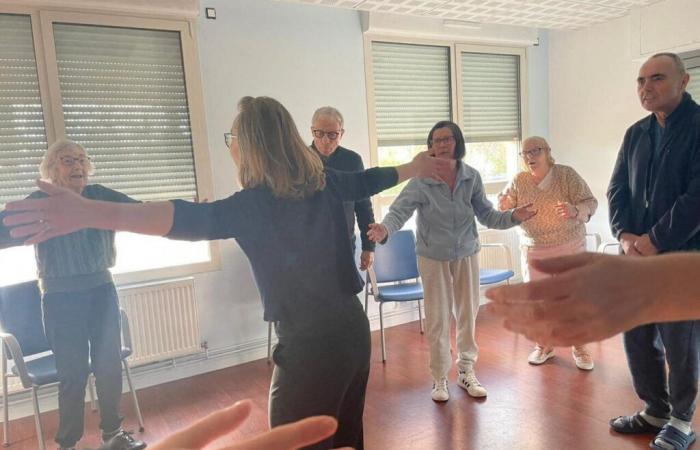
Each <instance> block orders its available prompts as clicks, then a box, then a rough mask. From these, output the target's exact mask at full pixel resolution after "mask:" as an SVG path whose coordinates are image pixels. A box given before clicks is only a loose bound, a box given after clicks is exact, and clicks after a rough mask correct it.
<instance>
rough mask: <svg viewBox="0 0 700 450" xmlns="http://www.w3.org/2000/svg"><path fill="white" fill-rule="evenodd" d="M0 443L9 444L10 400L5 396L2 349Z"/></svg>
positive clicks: (5, 445) (5, 376)
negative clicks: (0, 427) (0, 433)
mask: <svg viewBox="0 0 700 450" xmlns="http://www.w3.org/2000/svg"><path fill="white" fill-rule="evenodd" d="M0 345H2V346H3V348H4V346H5V344H3V343H0ZM0 370H2V445H3V447H9V446H10V410H9V408H10V402H9V399H8V398H7V393H8V392H7V391H8V389H7V358H5V354H4V351H3V354H2V367H1V368H0Z"/></svg>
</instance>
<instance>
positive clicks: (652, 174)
mask: <svg viewBox="0 0 700 450" xmlns="http://www.w3.org/2000/svg"><path fill="white" fill-rule="evenodd" d="M689 78H690V77H689V76H688V73H687V72H686V70H685V67H684V65H683V61H682V60H681V59H680V58H679V57H678V55H676V54H673V53H660V54H656V55H654V56H652V57H651V58H649V59H648V60H647V61H646V62H645V63H644V64H643V65H642V67H641V68H640V69H639V75H638V77H637V94H638V95H639V100H640V102H641V105H642V107H643V108H644V109H646V110H647V111H649V112H650V113H651V114H649V115H648V116H646V117H645V118H643V119H642V120H640V121H638V122H637V123H635V124H634V125H632V126H631V127H630V128H629V129H628V130H627V132H626V133H625V137H624V140H623V142H622V147H621V148H620V152H619V154H618V157H617V162H616V164H615V169H614V171H613V175H612V179H611V180H610V186H609V187H608V203H609V205H610V228H611V230H612V233H613V235H614V236H615V238H617V239H618V240H619V241H620V246H621V247H622V251H623V253H624V254H625V255H627V256H629V257H643V258H646V257H649V256H653V255H656V254H659V253H668V252H677V251H698V250H700V226H699V225H698V224H700V131H699V130H700V106H698V104H697V103H696V102H695V101H693V99H692V98H691V97H690V95H689V94H688V93H686V92H685V88H686V86H687V85H688V81H689ZM657 282H658V283H665V282H668V279H664V278H660V279H659V280H657ZM656 301H658V302H666V299H665V298H663V297H662V298H658V299H657V300H656ZM699 336H700V321H695V320H690V321H685V322H673V323H652V324H648V325H642V326H640V327H637V328H634V329H632V330H630V331H627V332H626V333H625V334H624V343H625V351H626V353H627V363H628V365H629V368H630V372H631V374H632V380H633V381H634V388H635V391H636V393H637V395H638V396H639V398H640V400H642V401H643V402H644V404H645V405H644V409H643V410H642V411H640V412H637V413H633V414H632V415H627V416H620V417H617V418H615V419H612V420H611V421H610V426H611V427H612V429H613V430H615V431H617V432H619V433H627V434H656V438H655V439H652V441H651V443H650V447H651V448H653V449H657V450H666V449H672V450H677V449H681V450H683V449H686V448H688V446H689V445H690V444H692V442H693V441H695V439H696V437H695V432H694V431H693V430H692V427H691V425H692V419H693V413H694V412H695V402H696V397H697V393H698V371H699V364H698V361H699V359H700V355H699V353H700V337H699ZM667 366H668V370H667Z"/></svg>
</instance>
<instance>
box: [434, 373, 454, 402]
mask: <svg viewBox="0 0 700 450" xmlns="http://www.w3.org/2000/svg"><path fill="white" fill-rule="evenodd" d="M430 396H431V397H432V398H433V401H436V402H446V401H447V400H449V399H450V392H449V391H448V390H447V377H442V378H440V379H439V380H433V390H432V391H431V392H430Z"/></svg>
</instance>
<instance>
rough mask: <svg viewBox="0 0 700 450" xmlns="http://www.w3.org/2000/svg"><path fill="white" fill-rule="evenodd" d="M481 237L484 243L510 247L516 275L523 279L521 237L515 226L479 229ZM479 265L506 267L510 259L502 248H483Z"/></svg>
mask: <svg viewBox="0 0 700 450" xmlns="http://www.w3.org/2000/svg"><path fill="white" fill-rule="evenodd" d="M479 239H480V240H481V242H482V243H484V244H486V243H500V244H505V245H506V246H507V247H508V248H509V249H510V256H511V260H512V261H513V272H515V277H516V278H518V279H522V270H521V268H520V239H519V238H518V232H517V231H516V229H515V228H511V229H508V230H489V229H486V230H479ZM479 267H481V268H482V269H505V268H506V267H508V261H507V260H506V258H505V257H504V256H503V251H502V250H499V249H493V248H483V249H482V250H481V252H480V253H479Z"/></svg>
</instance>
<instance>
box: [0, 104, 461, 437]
mask: <svg viewBox="0 0 700 450" xmlns="http://www.w3.org/2000/svg"><path fill="white" fill-rule="evenodd" d="M225 139H226V145H227V146H228V147H229V150H230V152H231V157H232V158H233V160H234V162H235V163H236V165H237V166H238V169H239V177H240V181H241V184H242V185H243V190H242V191H240V192H237V193H235V194H233V195H232V196H230V197H228V198H226V199H223V200H219V201H215V202H212V203H190V202H186V201H182V200H175V201H168V202H155V203H144V204H137V205H124V204H121V205H118V204H114V203H105V202H93V201H90V200H87V199H84V198H81V197H79V196H76V195H73V193H71V192H70V191H66V190H62V189H57V188H55V187H53V186H49V185H45V184H41V185H40V187H41V188H42V189H45V190H46V191H47V193H48V194H49V195H50V197H49V198H48V199H44V200H35V201H30V200H24V201H19V202H15V203H10V204H8V209H9V210H14V211H25V212H24V213H20V214H17V215H15V216H13V217H9V218H7V219H6V223H10V224H15V225H16V224H21V223H24V224H25V225H24V226H22V227H20V228H18V229H16V230H14V231H13V232H14V233H15V234H16V235H17V236H20V235H23V236H33V237H31V238H30V239H29V240H28V242H29V243H31V242H36V241H40V240H44V239H47V238H50V237H52V236H55V235H59V234H64V233H69V232H71V231H73V230H75V229H79V228H83V227H91V228H99V229H117V230H127V231H132V232H136V233H143V234H152V235H163V236H167V237H169V238H173V239H181V240H191V241H194V240H203V239H208V240H212V239H227V238H235V239H236V240H237V242H238V244H239V245H240V246H241V248H242V249H243V251H244V253H245V254H246V256H247V257H248V259H249V260H250V263H251V267H252V269H253V274H254V276H255V279H256V282H257V285H258V289H259V290H260V295H261V298H262V302H263V308H264V318H265V320H266V321H271V322H274V323H275V326H276V331H277V334H278V337H279V344H278V345H277V347H276V348H275V351H274V355H273V360H274V363H275V368H274V372H273V375H272V383H271V386H270V411H269V413H270V423H271V425H272V426H273V427H274V426H277V425H281V424H285V423H290V422H293V421H296V420H299V419H301V418H304V417H308V416H313V415H319V414H323V415H329V416H333V417H335V418H337V419H338V424H339V425H338V431H337V432H336V434H335V436H334V437H332V438H329V439H326V440H324V441H323V442H321V443H320V444H317V445H315V446H312V447H308V448H314V449H328V448H332V447H334V446H351V447H354V448H356V449H362V448H363V439H362V413H363V408H364V397H365V390H366V387H367V379H368V376H369V355H370V334H369V324H368V322H367V316H366V315H365V314H364V311H363V310H362V307H361V306H360V303H359V302H358V301H357V298H356V294H357V293H358V292H359V291H360V290H361V289H362V281H361V279H360V276H359V274H358V272H357V269H356V268H355V264H354V258H353V253H352V250H351V243H350V237H349V236H348V233H347V225H346V223H345V218H344V213H343V201H349V200H357V199H363V198H367V197H369V196H371V195H373V194H375V193H377V192H380V191H381V190H383V189H386V188H389V187H391V186H394V185H395V184H396V183H398V182H401V181H403V180H405V179H407V178H410V177H412V176H423V177H426V176H438V175H439V172H441V171H446V170H449V167H450V164H449V163H448V162H447V161H441V160H438V159H436V158H432V157H430V156H429V155H428V154H427V152H424V153H421V154H419V155H418V156H416V158H414V159H413V161H412V162H411V163H408V164H404V165H402V166H398V167H392V168H373V169H369V170H366V171H364V172H352V173H350V172H335V171H333V170H330V169H325V170H324V168H323V164H322V162H321V159H320V158H319V157H318V155H317V154H316V153H315V152H313V151H311V150H310V149H309V148H308V147H307V146H306V144H305V143H304V141H303V140H302V138H301V136H300V135H299V132H298V131H297V128H296V126H295V124H294V121H293V120H292V117H291V115H290V114H289V112H288V111H287V110H286V109H285V108H284V106H282V105H281V104H280V103H279V102H277V101H276V100H274V99H272V98H268V97H257V98H252V97H245V98H243V99H242V100H241V101H240V103H239V114H238V116H237V117H236V119H235V120H234V122H233V126H232V128H231V132H230V133H225Z"/></svg>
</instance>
